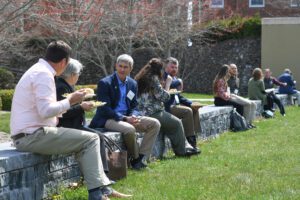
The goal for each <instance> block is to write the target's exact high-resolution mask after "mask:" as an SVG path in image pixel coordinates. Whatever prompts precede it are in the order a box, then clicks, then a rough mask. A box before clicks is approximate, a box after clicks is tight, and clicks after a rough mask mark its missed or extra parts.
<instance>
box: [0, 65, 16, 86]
mask: <svg viewBox="0 0 300 200" xmlns="http://www.w3.org/2000/svg"><path fill="white" fill-rule="evenodd" d="M14 79H15V76H14V75H13V73H12V72H10V71H8V70H6V69H4V68H0V89H12V88H14Z"/></svg>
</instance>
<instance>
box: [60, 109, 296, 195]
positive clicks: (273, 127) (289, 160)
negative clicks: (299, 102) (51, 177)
mask: <svg viewBox="0 0 300 200" xmlns="http://www.w3.org/2000/svg"><path fill="white" fill-rule="evenodd" d="M299 115H300V108H298V107H288V108H287V116H286V117H281V116H279V114H278V113H277V116H276V118H274V119H268V120H261V121H258V122H256V123H255V124H256V125H257V128H256V129H252V130H249V131H246V132H237V133H232V132H227V133H224V134H222V135H221V136H220V137H219V138H217V139H215V140H211V141H207V142H205V143H202V144H201V149H202V154H201V155H200V156H196V157H192V158H190V159H187V158H174V157H172V156H170V157H168V158H167V159H164V160H162V161H158V162H154V163H151V164H150V165H149V168H148V169H146V170H143V171H141V172H134V171H131V170H129V174H128V177H127V178H126V179H123V180H121V181H119V182H118V183H117V184H116V185H115V186H114V188H115V189H117V190H119V191H121V192H124V193H130V194H133V195H134V197H133V198H131V199H135V200H138V199H145V200H157V199H159V200H160V199H170V200H171V199H172V200H173V199H174V200H175V199H182V200H185V199H188V200H196V199H213V200H218V199H220V200H223V199H253V200H256V199H300V157H299V155H300V134H299V130H300V123H299ZM86 195H87V191H86V189H85V188H84V187H82V188H79V189H77V190H64V191H63V193H62V194H61V196H62V199H72V200H74V199H86V198H87V196H86Z"/></svg>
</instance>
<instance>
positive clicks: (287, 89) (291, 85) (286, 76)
mask: <svg viewBox="0 0 300 200" xmlns="http://www.w3.org/2000/svg"><path fill="white" fill-rule="evenodd" d="M278 80H279V81H280V82H282V83H286V84H287V85H286V86H279V94H288V95H292V96H294V97H296V98H297V102H298V106H300V92H299V91H298V90H296V89H295V87H296V81H295V80H293V77H292V72H291V70H290V69H285V70H284V73H283V74H281V75H280V76H279V77H278Z"/></svg>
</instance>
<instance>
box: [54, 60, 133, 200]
mask: <svg viewBox="0 0 300 200" xmlns="http://www.w3.org/2000/svg"><path fill="white" fill-rule="evenodd" d="M82 69H83V65H82V64H81V63H80V62H79V61H78V60H75V59H72V58H71V59H70V62H69V64H68V66H67V67H66V69H65V71H64V72H63V73H62V74H61V76H59V77H57V78H56V80H55V84H56V94H57V100H58V101H59V100H62V99H65V98H66V97H64V94H66V93H73V92H74V91H75V89H74V86H75V84H76V83H77V81H78V78H79V76H80V74H81V71H82ZM93 108H94V103H93V102H92V101H83V102H81V103H80V104H75V105H73V106H71V108H70V109H69V110H68V111H67V112H66V113H64V114H63V115H62V117H60V118H59V123H58V125H57V126H59V127H65V128H74V129H80V130H85V131H90V132H95V133H97V131H96V130H93V129H90V128H87V127H85V111H90V110H92V109H93ZM97 134H98V135H99V133H97ZM99 136H100V153H101V160H102V165H103V169H104V171H105V172H108V163H107V158H106V150H105V144H104V140H103V139H102V138H101V135H99ZM101 191H102V194H104V195H112V196H114V197H128V195H124V194H121V193H119V192H117V191H115V190H113V189H112V188H110V187H108V186H105V187H102V188H101ZM102 199H108V197H103V198H102Z"/></svg>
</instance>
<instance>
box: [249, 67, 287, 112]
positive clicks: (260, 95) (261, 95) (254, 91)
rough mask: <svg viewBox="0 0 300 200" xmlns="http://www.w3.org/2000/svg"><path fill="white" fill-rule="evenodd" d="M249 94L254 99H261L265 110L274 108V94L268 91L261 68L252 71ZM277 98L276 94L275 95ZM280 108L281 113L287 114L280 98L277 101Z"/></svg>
mask: <svg viewBox="0 0 300 200" xmlns="http://www.w3.org/2000/svg"><path fill="white" fill-rule="evenodd" d="M248 96H249V99H252V100H261V102H262V105H263V106H264V110H273V104H274V96H275V94H274V93H273V92H270V93H267V92H266V90H265V84H264V81H263V72H262V70H261V69H260V68H255V69H254V70H253V73H252V78H251V79H250V80H249V82H248ZM275 98H276V96H275ZM275 103H276V104H277V106H278V107H279V108H280V113H281V115H283V116H284V115H285V110H284V107H283V105H282V103H281V101H280V99H278V101H275Z"/></svg>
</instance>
